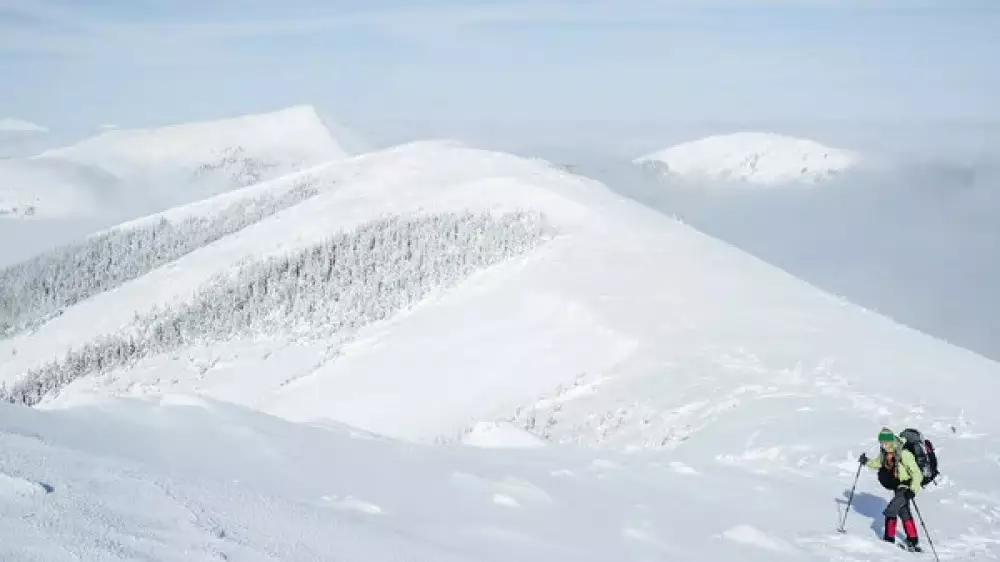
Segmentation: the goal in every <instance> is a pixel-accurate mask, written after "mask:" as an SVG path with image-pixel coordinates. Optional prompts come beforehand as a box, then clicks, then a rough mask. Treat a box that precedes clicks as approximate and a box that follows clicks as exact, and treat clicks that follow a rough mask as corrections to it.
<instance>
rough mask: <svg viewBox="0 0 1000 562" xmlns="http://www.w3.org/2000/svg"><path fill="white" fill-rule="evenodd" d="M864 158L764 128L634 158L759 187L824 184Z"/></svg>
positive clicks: (689, 173) (669, 170)
mask: <svg viewBox="0 0 1000 562" xmlns="http://www.w3.org/2000/svg"><path fill="white" fill-rule="evenodd" d="M860 161H861V158H860V156H859V155H858V154H857V153H855V152H853V151H850V150H846V149H840V148H831V147H827V146H824V145H822V144H820V143H817V142H815V141H812V140H807V139H798V138H794V137H789V136H785V135H779V134H775V133H760V132H739V133H731V134H725V135H714V136H710V137H705V138H703V139H699V140H694V141H690V142H685V143H682V144H678V145H675V146H672V147H670V148H667V149H665V150H661V151H657V152H654V153H651V154H648V155H645V156H642V157H640V158H637V159H636V162H637V163H640V164H643V163H653V164H655V165H657V167H658V168H659V169H660V170H661V171H664V172H666V173H668V174H673V175H677V176H680V177H685V178H690V179H710V180H724V181H730V182H739V183H744V184H747V185H757V186H769V185H787V184H794V183H801V184H816V183H821V182H822V181H823V180H825V179H828V178H830V177H831V176H833V175H835V174H837V173H839V172H842V171H845V170H848V169H850V168H852V167H854V166H856V165H858V164H859V162H860ZM664 168H665V169H664Z"/></svg>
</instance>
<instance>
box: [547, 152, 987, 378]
mask: <svg viewBox="0 0 1000 562" xmlns="http://www.w3.org/2000/svg"><path fill="white" fill-rule="evenodd" d="M563 163H564V164H566V167H567V168H568V169H571V170H573V171H575V172H577V173H581V174H584V175H588V176H590V177H593V178H595V179H598V180H600V181H602V182H604V183H606V184H607V185H608V186H610V187H611V188H612V189H615V190H616V191H618V192H620V193H622V194H624V195H627V196H629V197H632V198H634V199H636V200H639V201H640V202H642V203H645V204H647V205H649V206H651V207H653V208H655V209H657V210H659V211H662V212H664V213H667V214H670V215H672V216H676V217H678V218H680V219H682V220H683V221H685V222H686V223H688V224H690V225H691V226H693V227H695V228H697V229H699V230H701V231H703V232H706V233H708V234H710V235H712V236H715V237H717V238H720V239H723V240H725V241H727V242H729V243H732V244H734V245H736V246H738V247H740V248H742V249H744V250H746V251H748V252H750V253H752V254H754V255H756V256H758V257H760V258H761V259H763V260H765V261H767V262H769V263H772V264H774V265H776V266H778V267H780V268H782V269H784V270H786V271H788V272H789V273H791V274H793V275H795V276H797V277H800V278H802V279H804V280H806V281H808V282H809V283H811V284H813V285H815V286H817V287H820V288H822V289H824V290H826V291H829V292H832V293H835V294H838V295H841V296H843V297H845V298H847V299H849V300H851V301H852V302H854V303H857V304H859V305H861V306H864V307H866V308H869V309H872V310H876V311H878V312H880V313H882V314H884V315H886V316H889V317H892V318H894V319H896V320H897V321H900V322H902V323H904V324H907V325H909V326H911V327H914V328H916V329H918V330H921V331H924V332H926V333H929V334H932V335H934V336H936V337H939V338H942V339H945V340H947V341H950V342H952V343H954V344H956V345H960V346H962V347H966V348H969V349H971V350H973V351H976V352H978V353H980V354H983V355H986V356H988V357H991V358H994V359H997V360H1000V337H997V334H1000V292H998V289H997V287H1000V153H998V154H995V155H993V156H992V157H990V156H985V155H983V154H980V155H978V156H977V157H976V158H975V159H974V160H973V161H972V163H971V164H970V163H969V160H965V161H962V160H961V159H955V160H949V159H947V158H940V159H936V160H929V159H926V158H921V159H919V160H900V159H896V157H894V158H893V159H892V160H882V161H881V162H879V163H878V165H877V166H870V167H865V168H862V169H856V170H852V171H849V172H846V173H844V174H842V175H841V176H839V177H837V178H836V179H834V180H832V181H830V182H829V183H826V184H822V185H818V186H801V185H800V186H789V187H784V188H773V187H759V186H758V187H754V186H748V185H744V184H727V183H726V182H708V181H696V182H692V181H684V180H681V179H678V178H676V177H675V178H669V177H663V176H661V175H658V174H656V173H654V172H653V171H651V170H649V169H644V168H642V167H639V166H636V165H633V164H630V163H628V162H622V161H620V160H619V161H611V160H607V159H605V161H603V162H602V161H600V160H599V159H598V158H597V157H595V155H594V154H593V153H589V154H588V155H587V156H586V157H585V158H584V157H578V158H576V159H564V161H563Z"/></svg>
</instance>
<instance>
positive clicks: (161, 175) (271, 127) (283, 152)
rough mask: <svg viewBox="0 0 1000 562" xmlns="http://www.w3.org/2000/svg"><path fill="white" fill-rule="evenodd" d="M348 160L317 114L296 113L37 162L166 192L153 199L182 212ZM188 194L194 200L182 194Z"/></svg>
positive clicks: (193, 126)
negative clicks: (200, 201)
mask: <svg viewBox="0 0 1000 562" xmlns="http://www.w3.org/2000/svg"><path fill="white" fill-rule="evenodd" d="M344 156H345V153H344V151H343V150H342V149H341V148H340V146H338V144H337V142H336V141H335V140H334V139H333V138H332V137H331V136H330V132H329V131H327V129H326V128H325V127H324V126H323V123H322V121H321V120H320V119H319V117H318V116H317V114H316V112H315V110H314V109H313V108H312V107H311V106H296V107H291V108H288V109H284V110H281V111H275V112H271V113H263V114H258V115H247V116H242V117H235V118H230V119H221V120H216V121H205V122H198V123H187V124H182V125H174V126H168V127H161V128H156V129H136V130H127V129H115V130H109V131H107V132H104V133H101V134H99V135H97V136H95V137H93V138H90V139H87V140H84V141H82V142H79V143H77V144H75V145H73V146H70V147H66V148H60V149H55V150H50V151H46V152H44V153H42V154H41V155H40V156H39V158H60V159H65V160H70V161H73V162H78V163H81V164H86V165H90V166H95V167H98V168H100V169H103V170H107V171H108V172H110V173H112V174H114V175H115V176H117V177H119V178H122V181H123V182H125V183H127V184H128V185H130V186H132V188H133V189H143V190H152V189H158V190H162V191H164V193H157V194H155V195H157V196H159V197H162V198H164V200H166V201H170V202H172V203H174V204H181V203H186V202H188V201H192V200H195V199H197V198H200V197H205V196H209V195H213V194H215V193H220V192H222V191H226V190H229V189H232V188H235V187H244V186H247V185H251V184H254V183H257V182H260V181H265V180H268V179H274V178H277V177H280V176H283V175H285V174H288V173H290V172H294V171H297V170H301V169H304V168H307V167H309V166H314V165H316V164H320V163H323V162H329V161H331V160H336V159H339V158H342V157H344ZM183 191H188V192H190V194H189V193H177V192H183ZM150 195H152V194H150ZM192 195H193V196H194V197H192Z"/></svg>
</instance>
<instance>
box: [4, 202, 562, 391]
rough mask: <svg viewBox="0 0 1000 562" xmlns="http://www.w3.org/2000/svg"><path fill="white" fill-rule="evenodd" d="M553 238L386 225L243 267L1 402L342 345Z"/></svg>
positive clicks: (498, 220) (524, 232) (472, 223)
mask: <svg viewBox="0 0 1000 562" xmlns="http://www.w3.org/2000/svg"><path fill="white" fill-rule="evenodd" d="M553 232H554V230H553V229H552V227H551V226H550V225H548V223H547V222H546V221H545V220H544V217H543V216H541V215H539V214H536V213H505V214H496V215H494V214H491V213H479V214H476V213H471V212H465V213H447V214H440V215H431V216H424V217H417V218H408V217H399V216H395V217H390V218H386V219H382V220H377V221H374V222H371V223H367V224H364V225H362V226H360V227H359V228H357V229H355V230H353V231H350V232H345V233H341V234H339V235H336V236H333V237H332V238H330V239H328V240H327V241H325V242H323V243H321V244H318V245H316V246H313V247H311V248H307V249H304V250H301V251H298V252H296V253H293V254H288V255H283V256H274V257H271V258H269V259H265V260H262V261H258V262H253V263H249V264H246V265H243V266H242V267H240V268H238V269H237V270H235V271H234V272H232V273H228V274H223V275H219V276H216V277H215V278H213V279H212V280H210V281H209V282H208V283H207V284H206V285H205V286H204V287H203V288H201V290H199V291H198V292H197V293H196V295H195V297H194V298H193V299H192V300H191V301H190V302H188V303H186V304H184V305H181V306H178V307H165V308H159V309H157V310H154V311H153V312H151V313H149V314H147V315H144V316H141V317H138V318H137V319H136V321H135V322H134V324H133V326H131V327H130V329H129V330H128V331H127V332H126V333H122V334H116V335H111V336H106V337H103V338H100V339H98V340H96V341H94V342H91V343H88V344H87V345H84V346H83V347H81V348H79V349H75V350H73V351H71V352H69V353H68V354H67V355H66V357H65V358H63V359H62V360H58V361H53V362H52V363H49V364H48V365H45V366H43V367H41V368H38V369H35V370H32V371H30V372H28V373H27V374H25V376H24V377H23V378H22V379H21V380H19V381H18V382H17V383H16V384H15V385H13V387H12V388H10V389H8V390H7V391H6V392H7V394H6V396H5V399H6V400H8V401H11V402H15V403H21V404H28V405H33V404H36V403H38V401H40V400H41V399H42V398H43V397H44V396H45V395H46V394H47V393H50V392H53V391H55V390H58V389H59V388H61V387H62V386H64V385H66V384H68V383H69V382H71V381H73V380H75V379H77V378H79V377H81V376H86V375H90V374H98V373H107V372H109V371H112V370H115V369H119V368H122V367H127V366H128V365H130V364H133V363H134V362H136V361H138V360H140V359H142V358H144V357H148V356H151V355H157V354H162V353H166V352H170V351H172V350H175V349H178V348H181V347H185V346H189V345H192V344H206V343H212V342H221V341H229V340H231V339H233V338H235V337H239V336H259V335H285V336H288V335H291V334H294V337H296V338H298V339H302V338H306V339H324V340H328V341H343V340H344V339H345V338H347V337H349V336H350V335H351V334H352V333H353V332H355V331H356V330H358V329H359V328H361V327H364V326H366V325H368V324H370V323H372V322H377V321H380V320H384V319H386V318H389V317H390V316H392V315H394V314H397V313H399V312H400V311H402V310H403V309H405V308H406V307H408V306H411V305H413V304H415V303H416V302H417V301H419V300H421V299H423V298H425V297H426V296H427V295H428V294H430V293H431V292H432V291H434V290H437V289H441V288H443V287H447V286H449V285H452V284H454V283H456V282H459V281H461V280H463V279H465V278H467V277H468V276H469V275H471V274H472V273H474V272H476V271H478V270H481V269H483V268H486V267H489V266H491V265H494V264H497V263H499V262H502V261H504V260H507V259H510V258H513V257H515V256H518V255H522V254H524V253H525V252H527V251H529V250H531V249H532V248H534V247H536V246H537V245H539V244H540V243H542V242H543V241H545V240H546V239H547V238H548V237H549V235H550V234H552V233H553Z"/></svg>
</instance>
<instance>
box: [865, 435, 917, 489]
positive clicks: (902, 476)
mask: <svg viewBox="0 0 1000 562" xmlns="http://www.w3.org/2000/svg"><path fill="white" fill-rule="evenodd" d="M883 455H885V453H884V452H882V451H879V454H878V456H877V457H874V458H871V459H868V462H867V463H865V464H866V465H867V466H868V468H874V469H879V468H882V456H883ZM896 478H897V479H898V480H899V481H900V482H904V484H900V487H901V488H902V487H903V486H909V487H910V489H911V490H913V493H914V494H916V493H917V492H919V491H920V483H921V482H923V480H924V473H923V472H921V471H920V467H919V466H917V458H916V457H914V456H913V453H911V452H909V451H907V450H906V449H904V448H902V447H900V446H899V443H897V444H896ZM907 480H909V481H910V482H909V484H905V482H906V481H907Z"/></svg>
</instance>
